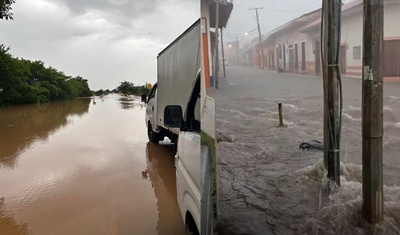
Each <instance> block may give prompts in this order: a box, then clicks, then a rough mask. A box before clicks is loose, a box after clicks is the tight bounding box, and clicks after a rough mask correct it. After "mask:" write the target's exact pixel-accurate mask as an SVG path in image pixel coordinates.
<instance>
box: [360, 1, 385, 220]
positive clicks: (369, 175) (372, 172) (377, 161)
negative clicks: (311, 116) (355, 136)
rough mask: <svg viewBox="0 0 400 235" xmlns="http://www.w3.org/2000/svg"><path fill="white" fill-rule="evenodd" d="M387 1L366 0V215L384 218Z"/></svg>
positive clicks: (364, 76)
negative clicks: (385, 4)
mask: <svg viewBox="0 0 400 235" xmlns="http://www.w3.org/2000/svg"><path fill="white" fill-rule="evenodd" d="M383 2H384V0H364V39H363V52H364V53H363V68H364V69H363V81H362V113H363V116H362V147H363V148H362V163H363V165H362V170H363V187H362V189H363V190H362V191H363V206H362V211H363V217H364V218H365V219H366V220H367V221H368V222H370V223H374V224H376V223H380V222H381V221H382V219H383V157H382V137H383V75H382V66H383V63H382V62H383V59H382V45H383V35H384V34H383Z"/></svg>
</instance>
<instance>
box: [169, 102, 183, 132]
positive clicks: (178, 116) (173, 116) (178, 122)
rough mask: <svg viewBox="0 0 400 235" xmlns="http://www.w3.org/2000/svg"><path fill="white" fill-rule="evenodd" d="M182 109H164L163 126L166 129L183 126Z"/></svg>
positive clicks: (174, 106) (176, 107) (173, 106)
mask: <svg viewBox="0 0 400 235" xmlns="http://www.w3.org/2000/svg"><path fill="white" fill-rule="evenodd" d="M182 116H183V115H182V107H181V106H179V105H167V106H166V107H165V109H164V125H165V126H166V127H168V128H181V127H184V126H185V122H184V121H183V117H182Z"/></svg>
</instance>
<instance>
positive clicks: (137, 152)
mask: <svg viewBox="0 0 400 235" xmlns="http://www.w3.org/2000/svg"><path fill="white" fill-rule="evenodd" d="M144 115H145V108H144V107H142V106H141V105H140V103H139V101H138V100H127V99H121V98H120V97H119V96H117V95H109V96H106V97H104V98H103V99H100V98H96V102H95V103H94V102H93V100H92V99H79V100H75V101H66V102H53V103H49V104H43V105H23V106H13V107H8V108H1V109H0V234H1V235H4V234H10V235H13V234H45V235H46V234H51V235H53V234H54V235H56V234H60V235H61V234H96V235H97V234H138V235H141V234H144V235H147V234H165V235H169V234H174V235H175V234H177V235H179V234H185V231H184V225H183V220H182V218H181V216H180V213H179V208H178V204H177V200H176V183H175V167H174V158H173V154H172V148H170V147H169V146H158V145H155V144H151V143H148V139H147V135H146V126H145V122H144Z"/></svg>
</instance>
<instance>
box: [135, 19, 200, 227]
mask: <svg viewBox="0 0 400 235" xmlns="http://www.w3.org/2000/svg"><path fill="white" fill-rule="evenodd" d="M200 35H201V25H200V20H198V21H196V22H195V23H194V24H193V25H192V26H190V27H189V28H188V29H187V30H186V31H185V32H184V33H183V34H182V35H181V36H179V37H178V38H177V39H176V40H175V41H174V42H172V43H171V44H170V45H169V46H167V47H166V48H165V49H164V50H163V51H162V52H161V53H160V54H159V55H158V58H157V83H156V84H155V85H154V86H153V88H152V90H151V91H150V94H149V96H148V97H144V96H142V99H143V100H144V101H145V102H146V103H147V109H146V119H145V120H146V125H147V129H148V137H149V140H150V141H151V142H155V143H159V141H160V140H162V139H163V138H164V136H168V137H169V138H170V139H171V140H173V141H175V142H176V143H177V152H176V155H175V167H176V187H177V201H178V205H179V209H180V212H181V215H182V219H183V221H184V223H185V226H186V229H187V231H188V233H190V234H201V231H200V222H201V221H200V217H201V215H200V204H201V202H200V201H201V190H200V169H201V165H200V141H201V137H200V122H201V110H202V107H201V105H202V104H203V102H202V101H201V100H202V99H201V95H200V93H201V90H202V89H201V79H200V64H201V61H200V59H201V54H200V48H201V46H200ZM203 97H204V96H203Z"/></svg>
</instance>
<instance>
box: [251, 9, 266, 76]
mask: <svg viewBox="0 0 400 235" xmlns="http://www.w3.org/2000/svg"><path fill="white" fill-rule="evenodd" d="M262 9H263V7H255V8H249V10H250V11H253V10H255V11H256V20H257V29H258V41H259V42H261V41H262V37H261V29H260V20H259V18H258V10H262ZM260 54H261V57H260V58H261V61H260V63H261V66H260V67H261V68H262V69H264V53H263V51H262V49H260Z"/></svg>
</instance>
